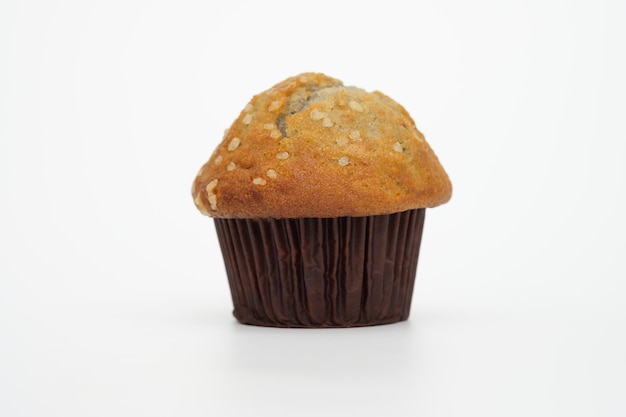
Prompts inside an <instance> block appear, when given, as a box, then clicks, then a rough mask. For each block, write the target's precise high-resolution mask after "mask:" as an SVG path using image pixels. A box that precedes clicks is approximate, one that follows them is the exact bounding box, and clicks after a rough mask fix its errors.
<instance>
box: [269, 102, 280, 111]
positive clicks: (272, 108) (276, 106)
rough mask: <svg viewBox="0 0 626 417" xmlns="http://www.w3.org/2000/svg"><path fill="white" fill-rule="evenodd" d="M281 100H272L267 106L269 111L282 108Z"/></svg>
mask: <svg viewBox="0 0 626 417" xmlns="http://www.w3.org/2000/svg"><path fill="white" fill-rule="evenodd" d="M280 105H281V103H280V101H272V103H271V104H270V106H269V107H268V108H267V110H268V111H274V110H278V109H279V108H280Z"/></svg>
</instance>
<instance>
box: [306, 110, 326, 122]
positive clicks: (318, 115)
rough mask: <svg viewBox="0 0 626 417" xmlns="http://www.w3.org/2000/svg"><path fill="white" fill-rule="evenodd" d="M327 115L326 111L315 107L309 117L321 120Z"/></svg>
mask: <svg viewBox="0 0 626 417" xmlns="http://www.w3.org/2000/svg"><path fill="white" fill-rule="evenodd" d="M326 116H327V115H326V113H324V112H321V111H319V110H318V109H313V110H312V111H311V114H310V115H309V117H311V119H312V120H321V119H323V118H324V117H326Z"/></svg>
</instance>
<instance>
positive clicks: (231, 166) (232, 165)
mask: <svg viewBox="0 0 626 417" xmlns="http://www.w3.org/2000/svg"><path fill="white" fill-rule="evenodd" d="M235 168H237V164H236V163H234V162H233V161H230V162H229V163H228V165H227V166H226V171H234V170H235Z"/></svg>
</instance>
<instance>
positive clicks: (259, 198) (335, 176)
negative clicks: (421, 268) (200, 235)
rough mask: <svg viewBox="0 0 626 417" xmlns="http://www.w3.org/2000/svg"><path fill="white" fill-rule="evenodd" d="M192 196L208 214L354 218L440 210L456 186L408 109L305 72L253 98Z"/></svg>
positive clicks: (201, 175)
mask: <svg viewBox="0 0 626 417" xmlns="http://www.w3.org/2000/svg"><path fill="white" fill-rule="evenodd" d="M192 193H193V197H194V201H195V203H196V206H197V207H198V209H199V210H200V211H201V212H202V213H203V214H205V215H208V216H211V217H222V218H304V217H320V218H321V217H344V216H352V217H356V216H370V215H380V214H391V213H397V212H402V211H405V210H410V209H415V208H422V207H434V206H437V205H440V204H443V203H445V202H447V201H448V200H449V199H450V196H451V194H452V185H451V183H450V180H449V179H448V176H447V174H446V172H445V171H444V169H443V167H442V166H441V165H440V163H439V160H438V159H437V156H436V155H435V154H434V152H433V151H432V150H431V148H430V146H429V145H428V143H426V141H425V139H424V135H422V133H421V132H420V131H419V130H417V128H416V127H415V122H414V121H413V119H411V116H409V114H408V113H407V111H406V110H405V109H404V108H403V107H402V106H401V105H399V104H398V103H396V102H395V101H393V100H392V99H390V98H389V97H387V96H385V95H384V94H382V93H380V92H378V91H374V92H372V93H368V92H366V91H364V90H362V89H360V88H356V87H345V86H343V84H342V82H341V81H339V80H337V79H334V78H331V77H328V76H326V75H324V74H317V73H304V74H300V75H298V76H295V77H291V78H288V79H286V80H285V81H283V82H281V83H279V84H276V85H275V86H274V87H272V88H270V89H269V90H267V91H264V92H262V93H261V94H259V95H257V96H255V97H253V98H252V100H251V101H250V103H249V104H248V105H247V106H246V107H245V108H244V110H243V111H242V112H241V114H240V115H239V117H238V118H237V120H235V122H234V123H233V124H232V126H231V127H230V129H228V130H227V131H226V133H225V135H224V139H223V140H222V142H221V143H220V144H219V145H218V147H217V148H216V149H215V151H214V152H213V155H212V156H211V158H210V159H209V160H208V161H207V163H205V164H204V165H203V166H202V168H201V169H200V172H199V173H198V175H197V177H196V179H195V181H194V183H193V189H192Z"/></svg>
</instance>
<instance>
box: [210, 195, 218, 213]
mask: <svg viewBox="0 0 626 417" xmlns="http://www.w3.org/2000/svg"><path fill="white" fill-rule="evenodd" d="M209 204H210V205H211V210H217V196H216V195H215V194H209Z"/></svg>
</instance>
